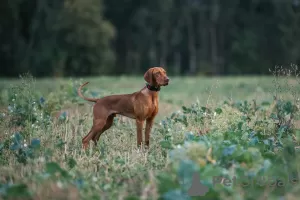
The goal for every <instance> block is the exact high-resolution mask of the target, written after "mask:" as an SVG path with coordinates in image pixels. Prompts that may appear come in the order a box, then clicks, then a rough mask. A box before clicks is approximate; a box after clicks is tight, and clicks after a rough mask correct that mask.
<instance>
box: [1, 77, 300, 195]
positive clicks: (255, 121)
mask: <svg viewBox="0 0 300 200" xmlns="http://www.w3.org/2000/svg"><path fill="white" fill-rule="evenodd" d="M21 81H22V80H20V79H17V80H11V79H1V80H0V92H1V93H0V95H1V99H0V102H1V108H0V109H2V112H3V113H5V116H3V117H2V118H1V123H0V131H1V135H0V141H1V142H0V195H2V196H3V198H11V199H15V198H17V197H18V198H20V199H26V198H27V199H39V198H42V197H43V198H42V199H176V198H177V199H189V197H187V196H186V190H187V188H186V186H185V185H182V184H180V180H181V178H185V179H186V181H187V182H189V181H191V177H190V174H191V173H192V171H193V170H192V169H193V168H195V170H194V171H196V172H198V173H199V174H200V177H201V178H202V179H201V180H203V181H204V184H206V185H207V186H208V187H209V188H210V192H209V194H208V196H206V197H202V198H204V199H205V198H206V199H207V198H208V199H209V198H210V199H256V198H259V197H262V196H263V195H265V196H267V197H268V198H269V199H278V198H279V197H281V196H285V197H287V196H288V197H289V198H290V199H292V198H294V199H296V196H297V195H298V194H299V191H300V190H299V186H300V185H299V184H296V185H293V186H290V185H289V186H288V187H286V188H285V189H284V190H282V189H278V190H277V191H276V190H275V191H274V190H273V192H271V191H268V188H264V187H263V188H259V189H257V188H241V187H240V186H235V187H233V188H230V187H225V186H220V185H219V186H213V185H212V177H213V176H217V175H222V176H227V175H230V173H233V174H235V175H237V176H239V177H241V176H242V175H245V174H247V173H249V172H252V173H255V174H256V175H257V176H261V173H262V172H261V170H262V169H264V170H266V169H267V168H268V166H267V165H268V163H270V167H269V168H268V170H267V171H266V172H265V174H267V175H269V176H271V175H274V174H275V175H278V174H279V175H282V176H284V175H286V174H289V173H290V172H295V171H297V170H299V167H298V163H299V157H298V154H299V153H298V152H297V150H298V146H299V138H298V137H299V136H300V135H299V128H300V127H297V126H299V124H298V122H299V119H298V118H299V112H298V111H296V110H294V107H295V108H296V107H297V106H299V100H297V98H298V97H299V91H300V88H297V86H299V82H297V79H294V78H291V77H288V78H286V79H281V80H280V81H279V82H278V83H280V84H279V85H280V87H279V88H276V87H275V86H276V84H275V83H276V82H273V81H274V77H272V76H270V77H223V78H220V77H213V78H208V77H171V83H170V85H169V86H167V87H164V88H162V90H161V92H160V94H159V98H160V107H159V114H158V116H157V118H156V120H155V126H154V128H153V130H152V133H151V140H150V145H151V148H150V149H149V150H138V149H137V148H136V129H135V122H134V121H133V120H130V119H126V118H125V119H123V120H121V119H120V118H118V119H117V120H116V121H115V124H114V126H113V127H112V128H111V129H109V130H108V131H106V132H105V133H104V134H103V135H102V136H101V137H100V142H99V144H98V146H97V147H95V146H94V145H93V144H92V143H91V145H90V147H89V149H88V150H87V152H84V151H83V150H82V149H81V139H82V137H83V136H84V135H86V134H87V133H88V131H89V129H90V128H91V125H92V114H91V113H92V104H90V103H87V102H84V101H82V100H81V99H80V98H79V97H78V96H77V95H76V93H75V90H76V88H77V87H78V85H79V83H83V82H85V81H89V82H90V84H89V85H87V86H86V90H85V91H84V92H85V95H86V96H92V95H93V94H94V95H96V96H99V97H101V96H105V95H109V94H117V93H118V94H122V93H131V92H135V91H137V90H139V89H141V88H142V87H143V86H144V84H145V83H144V80H143V79H142V78H141V77H125V76H124V77H94V78H81V79H72V80H71V79H37V80H36V81H33V80H32V79H30V78H25V79H24V82H23V83H22V84H21V85H19V86H18V84H20V83H21ZM25 83H26V84H25ZM11 85H12V86H14V89H11ZM293 91H294V92H295V93H293ZM276 92H278V94H279V95H278V97H280V99H282V100H283V101H282V102H281V103H280V102H279V103H278V102H277V103H275V104H274V102H273V96H274V94H276ZM15 94H17V96H15ZM293 94H294V95H293ZM40 97H43V98H44V99H45V103H41V102H40ZM253 100H255V102H256V105H254V104H253ZM33 102H35V103H34V104H33ZM245 102H247V104H245ZM266 102H268V103H269V104H267V103H266ZM289 102H291V104H289ZM9 105H10V106H12V111H11V112H9V111H8V110H7V107H8V106H9ZM13 105H15V106H16V108H13ZM183 106H184V108H183ZM274 106H275V108H274ZM276 106H277V107H276ZM293 106H294V107H293ZM276 108H277V109H276ZM64 112H65V113H64ZM291 113H292V115H293V117H294V121H293V126H290V127H288V128H284V127H285V125H286V124H287V121H288V118H289V117H290V116H291ZM272 114H273V115H272ZM47 116H51V118H47ZM274 116H276V117H277V118H278V119H279V121H280V120H282V121H280V123H281V124H279V128H278V127H276V125H275V122H278V119H273V118H274ZM281 116H283V117H281ZM272 117H273V118H272ZM248 119H251V120H248ZM276 120H277V121H276ZM202 133H204V134H202ZM254 133H255V134H254ZM270 141H274V144H273V143H272V144H270ZM24 144H25V147H24ZM30 144H31V145H30ZM224 152H225V153H224ZM231 175H232V174H231ZM14 195H15V196H14ZM22 195H23V196H22ZM16 196H17V197H16ZM202 198H201V197H193V199H202Z"/></svg>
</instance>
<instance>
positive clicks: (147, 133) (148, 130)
mask: <svg viewBox="0 0 300 200" xmlns="http://www.w3.org/2000/svg"><path fill="white" fill-rule="evenodd" d="M153 122H154V119H153V118H149V119H147V121H146V130H145V146H146V147H147V148H149V145H150V133H151V129H152V125H153Z"/></svg>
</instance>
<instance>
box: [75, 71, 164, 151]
mask: <svg viewBox="0 0 300 200" xmlns="http://www.w3.org/2000/svg"><path fill="white" fill-rule="evenodd" d="M144 79H145V81H146V82H147V84H146V86H145V87H144V88H142V89H141V90H140V91H138V92H135V93H132V94H122V95H111V96H106V97H103V98H100V99H93V98H87V97H84V96H83V95H82V93H81V89H82V87H83V86H85V85H86V84H88V82H86V83H84V84H83V85H81V86H80V87H79V88H78V95H79V96H80V97H82V98H83V99H85V100H87V101H91V102H95V103H96V104H95V105H94V108H93V116H94V118H93V127H92V128H91V130H90V132H89V133H88V134H87V135H86V136H85V137H84V138H83V139H82V144H83V148H84V149H86V148H87V147H88V144H89V141H90V140H93V141H94V143H95V145H97V141H98V140H99V138H100V135H101V134H102V133H103V132H104V131H106V130H107V129H109V128H110V127H111V126H112V124H113V119H114V117H115V116H116V114H120V115H123V116H126V117H129V118H132V119H135V120H136V127H137V145H138V146H140V145H141V144H142V137H143V136H142V130H143V125H144V121H145V120H146V130H145V144H146V146H147V147H149V140H150V132H151V128H152V125H153V121H154V117H155V116H156V114H157V112H158V91H159V90H160V87H161V86H166V85H168V84H169V78H168V76H167V75H166V71H165V70H164V69H163V68H161V67H153V68H150V69H149V70H148V71H147V72H146V73H145V75H144Z"/></svg>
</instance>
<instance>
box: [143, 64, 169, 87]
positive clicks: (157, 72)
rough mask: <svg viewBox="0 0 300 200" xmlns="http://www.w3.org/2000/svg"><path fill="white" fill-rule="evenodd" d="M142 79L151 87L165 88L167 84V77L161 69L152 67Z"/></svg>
mask: <svg viewBox="0 0 300 200" xmlns="http://www.w3.org/2000/svg"><path fill="white" fill-rule="evenodd" d="M144 79H145V81H146V82H147V83H149V84H150V85H152V86H166V85H168V84H169V80H170V79H169V77H168V76H167V73H166V70H164V69H163V68H162V67H152V68H150V69H148V71H147V72H146V73H145V75H144Z"/></svg>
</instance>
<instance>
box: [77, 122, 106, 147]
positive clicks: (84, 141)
mask: <svg viewBox="0 0 300 200" xmlns="http://www.w3.org/2000/svg"><path fill="white" fill-rule="evenodd" d="M105 124H106V120H105V119H98V120H95V121H94V123H93V127H92V128H91V130H90V132H89V133H88V134H87V135H86V136H85V137H84V138H83V139H82V145H83V148H84V149H86V148H87V147H88V145H89V141H90V140H91V139H93V138H94V137H95V135H96V134H97V133H98V132H100V131H101V130H102V129H103V127H104V126H105Z"/></svg>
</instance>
